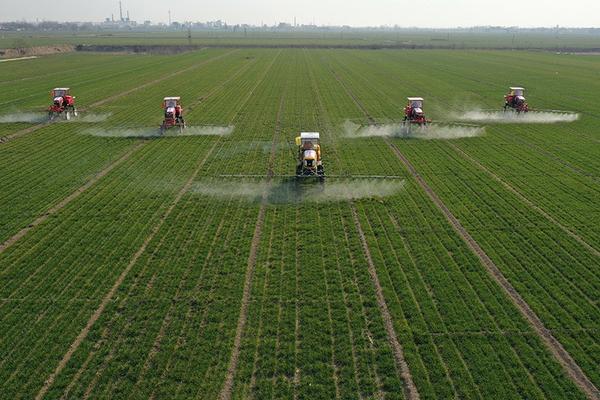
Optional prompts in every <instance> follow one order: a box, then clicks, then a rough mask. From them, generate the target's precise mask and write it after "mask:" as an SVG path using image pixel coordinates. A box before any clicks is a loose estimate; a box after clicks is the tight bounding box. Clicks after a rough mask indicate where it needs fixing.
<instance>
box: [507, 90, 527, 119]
mask: <svg viewBox="0 0 600 400" xmlns="http://www.w3.org/2000/svg"><path fill="white" fill-rule="evenodd" d="M504 101H505V103H504V111H506V110H508V109H511V110H514V111H516V112H517V113H526V112H528V111H529V106H528V105H527V101H526V100H525V89H523V88H522V87H511V88H510V91H509V92H508V94H507V95H505V96H504Z"/></svg>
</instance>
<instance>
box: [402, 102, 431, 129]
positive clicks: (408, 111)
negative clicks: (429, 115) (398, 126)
mask: <svg viewBox="0 0 600 400" xmlns="http://www.w3.org/2000/svg"><path fill="white" fill-rule="evenodd" d="M407 100H408V103H407V105H406V107H405V108H404V121H409V122H411V123H415V124H419V125H425V124H426V123H427V119H426V118H425V111H423V98H422V97H408V98H407Z"/></svg>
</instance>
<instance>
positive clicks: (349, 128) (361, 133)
mask: <svg viewBox="0 0 600 400" xmlns="http://www.w3.org/2000/svg"><path fill="white" fill-rule="evenodd" d="M343 130H344V136H345V137H350V138H361V137H374V136H375V137H377V136H378V137H400V138H413V139H423V140H433V139H446V140H449V139H460V138H469V137H476V136H481V135H483V134H484V133H485V129H484V128H482V127H472V126H458V125H427V126H422V127H419V126H412V127H409V126H407V125H404V124H401V123H396V124H383V125H367V126H361V125H357V124H355V123H352V122H350V121H346V122H345V123H344V126H343Z"/></svg>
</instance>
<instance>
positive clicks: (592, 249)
mask: <svg viewBox="0 0 600 400" xmlns="http://www.w3.org/2000/svg"><path fill="white" fill-rule="evenodd" d="M448 145H449V146H450V147H451V148H452V149H454V151H456V152H457V153H458V154H459V155H461V156H462V157H463V158H464V159H466V160H468V161H470V162H471V163H473V164H475V166H477V167H478V168H479V169H480V170H482V171H483V172H485V173H487V174H488V175H489V176H491V177H492V178H493V179H494V180H495V181H497V182H498V183H500V184H501V185H502V186H503V187H504V188H505V189H506V190H508V191H509V192H511V193H513V194H514V195H515V196H517V197H518V198H519V199H520V200H521V201H522V202H523V203H525V204H527V205H528V206H529V207H531V208H533V209H534V210H535V211H537V212H538V213H540V214H541V215H542V216H543V217H544V218H546V219H547V220H548V221H549V222H550V223H552V224H554V225H555V226H557V227H558V228H560V229H561V230H562V231H563V232H565V233H566V234H567V235H569V236H571V237H572V238H573V239H575V240H576V241H577V242H579V243H580V244H581V245H582V246H583V247H585V248H586V249H587V250H588V251H589V252H590V253H592V254H593V255H595V256H596V257H600V251H599V250H598V249H596V248H595V247H593V246H592V245H591V244H589V243H588V242H586V241H585V240H584V239H583V238H582V237H581V236H579V235H578V234H576V233H575V232H572V231H571V230H570V229H569V228H567V227H566V226H564V225H563V224H561V223H560V222H558V221H557V220H556V219H554V218H553V217H552V216H551V215H550V214H548V213H547V212H546V211H544V210H543V209H541V208H540V207H538V206H536V205H535V204H534V203H533V202H532V201H531V200H529V199H528V198H527V197H525V196H524V195H523V194H521V192H519V191H518V190H517V189H515V188H514V187H513V186H512V185H510V184H509V183H508V182H506V181H504V180H503V179H502V178H500V177H499V176H498V175H496V174H495V173H493V172H492V171H490V170H489V169H488V168H486V167H485V166H484V165H483V164H481V163H480V162H479V161H477V160H476V159H474V158H473V157H471V156H470V155H469V154H467V153H466V152H464V151H463V150H462V149H461V148H459V147H458V146H456V145H454V144H452V143H448Z"/></svg>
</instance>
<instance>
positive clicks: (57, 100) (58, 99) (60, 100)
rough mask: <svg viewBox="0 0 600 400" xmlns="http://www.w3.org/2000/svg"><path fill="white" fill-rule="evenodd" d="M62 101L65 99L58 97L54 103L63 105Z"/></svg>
mask: <svg viewBox="0 0 600 400" xmlns="http://www.w3.org/2000/svg"><path fill="white" fill-rule="evenodd" d="M62 101H63V98H62V97H60V96H56V97H55V98H54V102H55V103H62Z"/></svg>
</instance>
